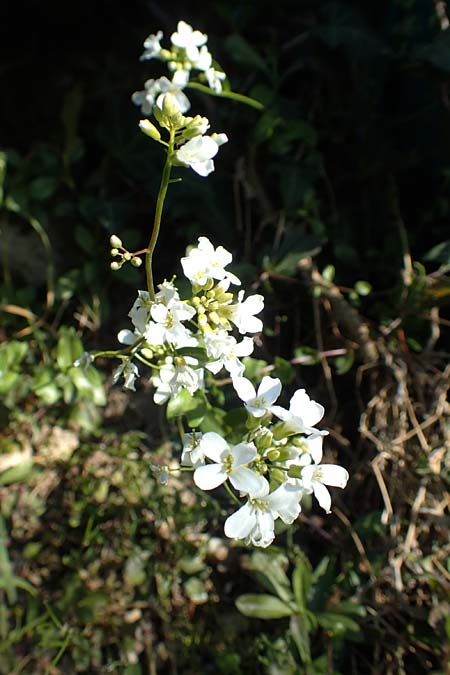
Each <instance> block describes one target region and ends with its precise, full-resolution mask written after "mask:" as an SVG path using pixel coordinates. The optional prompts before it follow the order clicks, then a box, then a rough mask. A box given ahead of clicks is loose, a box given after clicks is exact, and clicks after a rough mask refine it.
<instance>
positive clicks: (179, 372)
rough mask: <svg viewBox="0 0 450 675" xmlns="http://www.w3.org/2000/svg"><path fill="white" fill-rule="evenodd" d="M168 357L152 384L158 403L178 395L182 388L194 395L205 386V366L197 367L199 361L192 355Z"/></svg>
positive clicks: (160, 403)
mask: <svg viewBox="0 0 450 675" xmlns="http://www.w3.org/2000/svg"><path fill="white" fill-rule="evenodd" d="M175 360H176V362H174V359H172V357H167V358H166V362H165V363H164V364H163V366H162V367H161V369H160V371H159V374H158V375H155V376H154V377H152V384H153V386H154V387H155V389H156V391H155V393H154V395H153V400H154V402H155V403H156V404H157V405H163V404H164V403H166V401H168V400H169V398H170V397H171V396H176V395H177V394H178V393H179V392H180V391H181V389H187V391H188V392H189V393H190V394H191V395H192V394H195V392H196V391H197V390H198V389H203V387H204V372H203V368H197V367H196V366H198V361H197V359H194V358H193V357H191V356H185V357H182V358H181V357H177V358H176V359H175Z"/></svg>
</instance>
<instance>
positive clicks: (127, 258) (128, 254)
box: [123, 251, 131, 260]
mask: <svg viewBox="0 0 450 675" xmlns="http://www.w3.org/2000/svg"><path fill="white" fill-rule="evenodd" d="M123 257H124V259H125V260H131V253H128V251H126V252H125V253H124V254H123Z"/></svg>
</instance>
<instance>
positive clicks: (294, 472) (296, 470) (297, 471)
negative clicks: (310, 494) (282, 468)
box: [288, 464, 302, 478]
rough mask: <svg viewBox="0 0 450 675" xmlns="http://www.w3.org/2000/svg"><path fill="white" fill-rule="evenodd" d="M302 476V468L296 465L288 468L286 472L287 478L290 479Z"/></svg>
mask: <svg viewBox="0 0 450 675" xmlns="http://www.w3.org/2000/svg"><path fill="white" fill-rule="evenodd" d="M301 475H302V467H301V466H298V465H297V464H293V465H292V466H290V467H289V471H288V476H289V477H290V478H301Z"/></svg>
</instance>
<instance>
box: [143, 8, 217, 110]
mask: <svg viewBox="0 0 450 675" xmlns="http://www.w3.org/2000/svg"><path fill="white" fill-rule="evenodd" d="M162 38H163V32H162V31H158V32H157V33H156V34H155V35H149V36H148V38H147V39H146V40H145V42H144V50H145V51H144V53H143V54H142V56H141V60H142V61H147V60H149V59H158V60H160V61H163V62H165V63H167V67H168V69H169V71H170V72H171V73H172V79H171V80H169V79H168V78H167V77H160V78H159V79H156V80H155V79H150V80H147V81H146V82H145V85H144V89H143V90H142V91H137V92H135V93H134V94H133V97H132V100H133V103H135V104H136V105H138V106H140V107H141V110H142V112H143V113H144V115H148V114H149V113H151V111H152V108H153V106H154V105H155V104H156V105H158V106H159V107H162V100H163V97H164V95H165V94H167V93H171V94H172V95H173V96H174V97H175V99H176V101H177V105H178V107H179V110H180V112H181V113H185V112H187V111H188V110H189V108H190V102H189V99H188V97H187V96H186V94H185V93H184V89H185V88H186V87H187V86H188V84H189V81H190V80H191V79H192V76H193V75H195V76H196V77H198V81H199V82H200V83H201V84H202V83H204V86H207V87H209V89H211V90H212V91H213V92H215V93H218V94H219V93H221V92H222V89H223V82H224V80H225V78H226V76H225V73H224V72H223V71H222V70H221V68H219V67H217V64H216V63H215V62H214V61H213V58H212V56H211V53H210V52H209V50H208V48H207V46H206V43H207V41H208V36H207V35H205V34H204V33H201V32H200V31H198V30H193V28H192V27H191V26H190V25H189V24H188V23H186V22H185V21H179V22H178V26H177V30H176V31H175V32H174V33H172V35H171V36H170V42H171V47H170V49H164V48H163V47H161V40H162Z"/></svg>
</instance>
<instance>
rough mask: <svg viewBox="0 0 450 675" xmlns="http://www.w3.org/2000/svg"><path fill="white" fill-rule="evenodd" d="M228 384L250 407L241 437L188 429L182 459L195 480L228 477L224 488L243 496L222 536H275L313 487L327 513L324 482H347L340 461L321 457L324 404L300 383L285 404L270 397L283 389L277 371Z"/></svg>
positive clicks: (248, 539)
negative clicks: (278, 524)
mask: <svg viewBox="0 0 450 675" xmlns="http://www.w3.org/2000/svg"><path fill="white" fill-rule="evenodd" d="M233 385H234V388H235V390H236V392H237V394H238V396H239V397H240V399H241V400H242V401H243V403H244V406H245V408H246V411H247V415H248V417H247V422H246V425H245V429H244V430H243V433H242V438H241V439H240V440H239V442H238V443H236V444H233V445H231V444H229V443H228V442H227V440H226V439H225V438H223V437H222V436H220V435H219V434H218V433H216V432H213V431H210V432H207V433H205V434H200V433H198V434H186V435H185V439H184V447H183V452H182V457H181V463H182V464H184V465H186V466H192V467H193V468H194V469H195V471H194V482H195V484H196V485H197V487H199V488H201V489H203V490H212V489H214V488H216V487H218V486H219V485H222V484H224V483H225V484H227V482H228V481H229V483H230V486H231V487H230V486H228V489H229V490H231V488H234V490H235V492H237V494H238V495H239V497H240V498H243V499H245V503H244V504H243V505H242V506H240V508H239V509H238V510H237V511H236V512H235V513H233V514H232V515H231V516H229V517H228V518H227V520H226V521H225V534H226V536H228V537H230V538H232V539H238V540H240V539H243V540H244V541H245V543H247V544H253V545H254V546H260V547H267V546H269V545H270V544H271V543H272V541H273V539H274V537H275V532H274V528H275V521H276V520H277V519H278V518H280V519H281V520H282V521H283V522H284V523H286V524H291V523H293V522H294V520H295V519H296V518H297V517H298V515H299V514H300V512H301V502H302V499H303V497H304V496H305V495H307V494H311V493H314V496H315V497H316V499H317V501H318V502H319V504H320V506H321V507H322V508H323V509H324V510H325V511H326V512H327V513H329V512H330V508H331V496H330V493H329V491H328V488H327V486H334V487H340V488H344V487H345V486H346V484H347V480H348V473H347V471H346V469H344V468H343V467H342V466H338V465H334V464H321V461H322V441H323V437H324V436H325V435H326V434H327V432H326V431H320V430H318V429H317V428H316V426H315V425H316V424H318V423H319V422H320V420H321V419H322V416H323V414H324V409H323V407H322V406H321V405H320V404H319V403H316V402H315V401H312V400H311V399H310V398H309V396H308V394H307V393H306V392H305V390H304V389H299V390H298V391H296V392H295V394H294V395H293V396H292V398H291V401H290V406H289V410H286V409H285V408H282V407H280V406H277V405H274V403H275V401H276V400H277V399H278V397H279V395H280V393H281V382H280V380H279V379H278V378H271V377H267V376H266V377H264V378H263V379H262V382H261V384H260V386H259V388H258V391H257V392H256V391H255V389H254V387H253V385H252V383H251V382H250V381H249V380H248V379H246V378H244V377H237V378H235V379H234V380H233ZM274 417H275V418H277V419H276V421H273V418H274ZM236 440H238V439H236ZM235 499H236V500H238V499H237V496H236V495H235Z"/></svg>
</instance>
